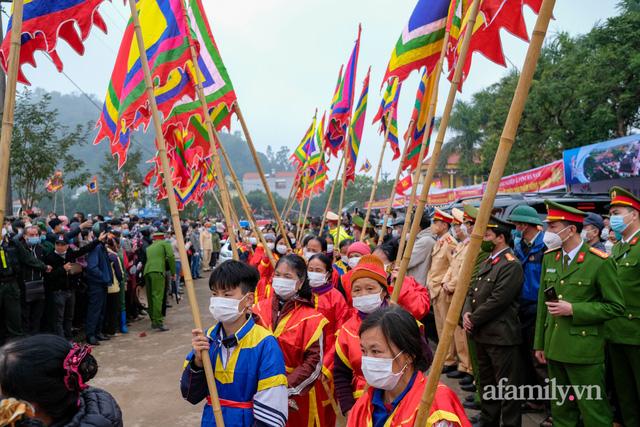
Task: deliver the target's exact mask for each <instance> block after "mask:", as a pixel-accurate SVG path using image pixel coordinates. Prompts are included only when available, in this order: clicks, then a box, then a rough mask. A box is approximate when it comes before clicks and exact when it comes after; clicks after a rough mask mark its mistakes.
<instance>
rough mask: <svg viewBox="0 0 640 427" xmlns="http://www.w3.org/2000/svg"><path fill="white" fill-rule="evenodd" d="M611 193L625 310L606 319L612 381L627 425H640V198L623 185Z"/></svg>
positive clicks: (615, 253)
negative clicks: (618, 238)
mask: <svg viewBox="0 0 640 427" xmlns="http://www.w3.org/2000/svg"><path fill="white" fill-rule="evenodd" d="M610 195H611V209H610V211H609V213H610V214H611V219H610V221H611V223H610V224H611V229H612V230H613V231H615V232H617V233H620V234H621V235H622V239H621V240H620V241H619V242H618V243H616V245H615V246H614V247H613V249H612V252H611V258H613V260H614V261H615V263H616V264H617V266H618V279H619V280H620V287H621V288H622V294H623V295H624V301H625V305H626V307H625V311H624V314H623V315H622V316H620V317H616V318H615V319H612V320H609V321H608V322H607V323H606V326H605V330H606V338H607V344H608V350H609V357H610V362H611V368H612V371H613V382H614V386H615V389H616V392H617V396H618V401H619V403H620V411H621V413H622V421H623V422H624V425H625V426H640V199H639V198H638V197H636V196H634V195H633V194H632V193H631V192H629V191H627V190H625V189H624V188H620V187H613V188H611V190H610Z"/></svg>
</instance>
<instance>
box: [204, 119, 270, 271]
mask: <svg viewBox="0 0 640 427" xmlns="http://www.w3.org/2000/svg"><path fill="white" fill-rule="evenodd" d="M214 131H215V132H214V136H215V137H216V139H217V140H218V141H219V142H220V139H219V138H218V131H217V130H215V128H214ZM220 154H222V158H223V159H224V163H225V165H226V166H227V169H228V170H229V174H230V175H231V180H232V181H233V185H234V186H235V187H236V190H237V191H238V199H240V204H241V205H242V209H243V210H244V213H245V215H247V219H248V220H249V222H250V223H251V227H252V228H253V229H254V230H255V231H256V234H257V235H258V239H259V240H260V243H262V246H263V247H264V250H265V253H266V254H267V257H268V258H269V261H270V262H271V265H272V266H273V267H274V268H275V266H276V259H275V258H274V256H273V252H272V251H271V249H269V246H268V245H267V241H266V240H265V238H264V233H262V230H260V228H259V227H258V223H257V221H256V218H255V216H253V211H252V210H251V206H250V205H249V201H248V200H247V196H246V195H245V194H244V191H243V190H242V184H240V181H238V176H237V175H236V172H235V171H234V170H233V168H232V167H231V162H230V161H229V156H227V152H226V150H225V149H224V147H223V146H222V143H220Z"/></svg>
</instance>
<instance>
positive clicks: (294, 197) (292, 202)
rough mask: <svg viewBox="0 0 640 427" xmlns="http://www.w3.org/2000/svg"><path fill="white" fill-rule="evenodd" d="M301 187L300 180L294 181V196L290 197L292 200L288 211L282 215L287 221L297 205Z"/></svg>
mask: <svg viewBox="0 0 640 427" xmlns="http://www.w3.org/2000/svg"><path fill="white" fill-rule="evenodd" d="M299 187H300V180H297V179H296V180H294V182H293V185H292V186H291V191H292V194H291V196H289V198H290V199H291V200H290V202H289V206H288V207H287V210H286V211H285V212H284V214H283V215H282V218H285V219H286V218H288V217H289V214H290V213H291V209H293V205H295V204H296V193H297V192H298V188H299Z"/></svg>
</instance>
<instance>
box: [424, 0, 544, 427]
mask: <svg viewBox="0 0 640 427" xmlns="http://www.w3.org/2000/svg"><path fill="white" fill-rule="evenodd" d="M554 6H555V0H544V1H543V2H542V6H541V7H540V13H539V14H538V18H537V19H536V24H535V27H534V29H533V34H532V36H531V42H530V43H529V48H528V49H527V56H526V57H525V60H524V65H523V67H522V72H521V73H520V77H519V78H518V85H517V86H516V90H515V92H514V94H513V100H512V101H511V108H510V109H509V114H508V115H507V120H506V121H505V124H504V128H503V130H502V135H501V137H500V144H499V145H498V149H497V151H496V156H495V158H494V160H493V166H492V167H491V174H490V175H489V180H488V181H487V188H486V189H485V192H484V195H483V197H482V202H481V203H480V210H479V211H478V216H477V218H476V223H475V226H474V227H473V232H472V234H471V241H470V243H469V248H468V250H467V253H466V255H465V259H464V261H463V263H462V269H461V270H460V275H459V276H458V286H456V289H455V292H454V294H453V297H452V300H451V306H450V307H449V311H448V313H447V318H446V321H445V324H444V328H443V330H442V336H441V338H440V342H438V348H437V349H436V354H435V357H434V359H433V364H432V365H431V375H429V378H428V379H427V385H426V386H425V390H424V394H423V395H422V401H421V403H420V407H419V409H418V414H417V415H416V425H424V424H425V423H426V421H427V416H428V413H429V409H430V407H431V404H432V402H433V399H434V397H435V393H436V388H437V386H438V381H439V377H440V373H441V372H442V367H443V365H444V359H445V356H446V352H447V350H448V348H449V346H450V345H451V340H452V337H453V332H454V330H455V328H456V326H457V325H458V319H459V317H460V311H461V310H462V305H463V303H464V299H465V297H466V295H467V289H468V288H469V282H470V281H471V275H472V274H473V268H474V260H475V259H476V258H477V256H478V251H479V249H480V245H481V243H482V237H483V236H484V232H485V230H486V227H487V223H488V222H489V218H490V216H491V210H492V209H493V203H494V201H495V198H496V194H497V193H498V187H499V185H500V179H501V178H502V175H503V174H504V168H505V166H506V164H507V160H509V154H510V152H511V147H512V146H513V143H514V141H515V137H516V133H517V131H518V125H519V124H520V119H521V117H522V112H523V111H524V107H525V104H526V101H527V97H528V95H529V89H530V88H531V82H532V80H533V74H534V72H535V70H536V66H537V63H538V58H539V57H540V51H541V49H542V44H543V42H544V38H545V35H546V33H547V29H548V27H549V21H550V20H551V16H552V14H553V8H554ZM430 166H431V165H430Z"/></svg>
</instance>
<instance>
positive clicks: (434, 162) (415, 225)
mask: <svg viewBox="0 0 640 427" xmlns="http://www.w3.org/2000/svg"><path fill="white" fill-rule="evenodd" d="M479 3H480V0H473V3H472V4H471V9H470V10H469V22H468V24H467V27H466V31H465V33H464V35H463V37H464V39H463V40H462V47H461V48H460V56H459V59H458V63H457V64H456V69H455V72H454V75H453V81H452V82H451V86H450V87H449V96H448V97H447V103H446V104H445V108H444V112H443V114H442V119H441V120H440V127H439V128H438V137H437V138H436V142H435V144H434V147H433V154H432V155H431V162H430V163H429V169H428V170H427V176H426V177H425V179H424V183H423V184H422V191H421V192H420V201H419V202H418V206H417V208H416V213H415V217H414V218H413V221H412V223H411V233H410V235H409V241H408V243H407V246H406V248H405V249H404V252H403V255H402V262H401V264H400V270H399V271H398V276H397V277H396V281H395V286H394V287H393V295H392V296H391V299H392V300H393V301H394V302H397V301H398V297H399V296H400V290H401V288H402V283H403V282H404V277H405V275H406V273H407V266H408V265H409V260H410V259H411V253H412V252H413V245H414V244H415V241H416V236H417V234H418V232H419V231H420V230H419V229H420V219H421V218H422V214H423V213H424V207H425V205H426V204H427V199H428V196H429V187H431V182H432V181H433V175H434V173H435V171H436V167H437V166H438V159H439V158H440V152H441V151H442V144H443V142H444V137H445V135H446V133H447V126H448V123H449V118H450V117H451V110H452V109H453V102H454V101H455V99H456V94H457V92H458V86H459V83H460V80H461V79H462V71H463V70H464V64H465V62H466V59H467V53H468V52H469V44H470V43H471V34H472V32H473V26H474V25H475V22H476V18H477V17H478V7H479ZM429 123H430V122H428V121H427V126H428V125H429ZM427 136H428V132H427V131H426V130H425V134H424V137H425V138H426V137H427ZM423 144H424V142H423ZM421 166H422V165H421V164H420V167H421ZM418 170H419V169H418Z"/></svg>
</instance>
